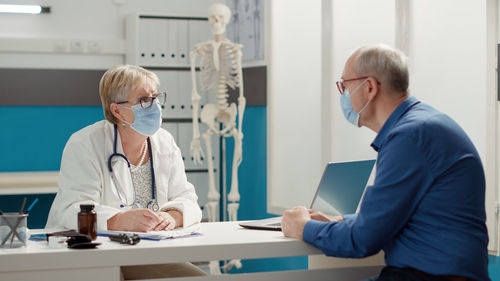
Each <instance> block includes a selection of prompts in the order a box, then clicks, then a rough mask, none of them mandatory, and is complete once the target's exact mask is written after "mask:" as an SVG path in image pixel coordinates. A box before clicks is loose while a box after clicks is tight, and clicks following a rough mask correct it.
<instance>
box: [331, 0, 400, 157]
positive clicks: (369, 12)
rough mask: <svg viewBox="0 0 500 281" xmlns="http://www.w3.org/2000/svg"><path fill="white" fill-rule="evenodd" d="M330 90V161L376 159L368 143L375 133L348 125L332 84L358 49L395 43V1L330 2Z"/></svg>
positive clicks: (355, 0)
mask: <svg viewBox="0 0 500 281" xmlns="http://www.w3.org/2000/svg"><path fill="white" fill-rule="evenodd" d="M332 8H333V10H332V15H333V38H332V41H333V42H332V46H333V47H332V48H333V58H332V64H333V75H332V78H331V87H332V88H333V91H332V92H333V93H332V94H333V99H332V111H331V113H330V120H329V122H331V126H332V128H333V130H332V134H331V136H330V141H331V150H330V153H331V155H330V161H348V160H359V159H368V158H372V159H375V158H376V157H377V155H376V153H375V151H374V150H373V149H372V148H371V147H370V143H371V142H372V141H373V139H374V138H375V133H373V132H372V131H371V130H369V129H367V128H357V127H355V126H353V125H352V124H350V123H349V122H347V121H346V120H345V118H344V115H343V113H342V110H341V108H340V100H339V99H340V93H339V92H338V90H337V86H336V85H335V82H336V81H338V80H339V79H340V77H341V76H342V71H343V69H344V64H345V62H346V60H347V59H348V58H349V56H350V55H351V53H352V52H353V51H354V50H356V49H357V48H359V47H361V46H363V45H368V44H376V43H384V44H388V45H390V46H394V44H395V16H394V15H395V0H379V1H371V0H351V1H345V0H334V1H333V7H332Z"/></svg>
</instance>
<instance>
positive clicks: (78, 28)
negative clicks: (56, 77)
mask: <svg viewBox="0 0 500 281" xmlns="http://www.w3.org/2000/svg"><path fill="white" fill-rule="evenodd" d="M214 2H221V1H216V0H183V1H176V0H148V1H141V0H86V1H77V0H42V1H34V0H26V1H20V0H17V1H15V0H14V1H12V0H10V1H7V0H0V4H7V3H9V4H15V3H24V4H41V5H42V6H50V7H51V13H49V14H40V15H16V14H2V15H1V16H0V43H2V44H3V45H5V43H6V42H9V39H12V38H24V39H26V38H28V39H30V40H27V41H19V42H20V43H19V44H21V45H22V44H25V45H28V46H20V48H19V49H23V48H25V49H30V47H31V48H33V44H34V46H35V47H34V48H35V49H37V48H38V49H40V50H41V49H44V50H46V49H49V50H50V46H54V48H55V45H56V44H58V43H61V42H62V44H63V45H64V44H67V45H66V49H65V50H64V51H62V52H60V51H53V52H50V51H49V52H47V51H44V52H43V53H40V52H20V51H19V50H18V51H16V49H15V48H11V50H6V49H5V46H3V47H4V48H2V46H1V45H2V44H0V67H14V68H16V67H33V68H79V69H84V68H87V69H105V68H108V67H110V66H112V65H115V64H119V63H123V62H124V40H125V19H124V17H125V16H126V15H128V14H131V13H142V14H152V15H171V16H194V17H206V16H207V10H208V7H209V6H210V5H211V4H212V3H214ZM222 2H223V1H222ZM115 3H124V4H115ZM75 40H81V41H82V42H83V43H84V44H87V43H88V42H91V41H96V42H98V43H100V44H102V45H106V46H109V47H108V49H109V50H108V51H107V52H104V53H103V52H100V53H92V52H87V51H85V52H84V53H78V52H72V51H71V48H70V44H71V42H72V41H75ZM11 41H12V40H11ZM103 47H104V46H103Z"/></svg>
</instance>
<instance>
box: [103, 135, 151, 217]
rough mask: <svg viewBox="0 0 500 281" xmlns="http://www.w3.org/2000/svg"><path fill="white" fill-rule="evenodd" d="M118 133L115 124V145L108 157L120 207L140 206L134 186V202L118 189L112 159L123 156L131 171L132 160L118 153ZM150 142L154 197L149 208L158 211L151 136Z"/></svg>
mask: <svg viewBox="0 0 500 281" xmlns="http://www.w3.org/2000/svg"><path fill="white" fill-rule="evenodd" d="M117 134H118V127H117V126H116V125H115V139H114V147H113V154H111V156H109V158H108V169H109V174H110V176H111V178H112V179H113V182H114V184H115V188H116V193H117V194H118V198H120V202H121V204H120V208H123V207H132V206H139V201H138V200H137V197H136V194H135V188H134V202H133V203H132V204H128V202H127V201H126V200H123V199H122V197H121V195H120V191H119V190H118V185H117V181H116V179H115V176H114V173H113V168H112V167H111V160H112V159H113V157H121V158H123V159H125V162H127V166H128V169H129V171H130V162H129V161H128V159H127V157H126V156H125V155H123V154H121V153H116V143H117ZM147 142H148V152H149V163H150V164H151V186H152V191H153V192H152V195H151V196H152V199H151V201H149V203H148V205H147V208H148V209H150V210H152V211H154V212H157V211H158V210H159V209H160V206H159V205H158V199H157V198H156V183H155V170H154V168H153V153H152V152H151V141H150V139H149V137H148V138H147Z"/></svg>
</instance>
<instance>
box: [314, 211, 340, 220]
mask: <svg viewBox="0 0 500 281" xmlns="http://www.w3.org/2000/svg"><path fill="white" fill-rule="evenodd" d="M309 215H311V219H313V220H317V221H324V222H331V221H344V217H342V216H329V215H327V214H324V213H322V212H320V211H315V210H309Z"/></svg>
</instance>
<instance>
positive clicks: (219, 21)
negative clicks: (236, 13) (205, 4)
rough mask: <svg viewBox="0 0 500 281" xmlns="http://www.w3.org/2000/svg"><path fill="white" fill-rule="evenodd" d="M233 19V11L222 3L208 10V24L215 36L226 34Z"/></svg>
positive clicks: (213, 5)
mask: <svg viewBox="0 0 500 281" xmlns="http://www.w3.org/2000/svg"><path fill="white" fill-rule="evenodd" d="M230 19H231V10H229V7H228V6H226V5H224V4H222V3H215V4H212V6H210V8H209V9H208V22H209V23H210V25H211V26H212V27H211V30H212V33H213V34H214V35H220V34H224V33H225V32H226V25H227V24H228V23H229V20H230Z"/></svg>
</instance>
